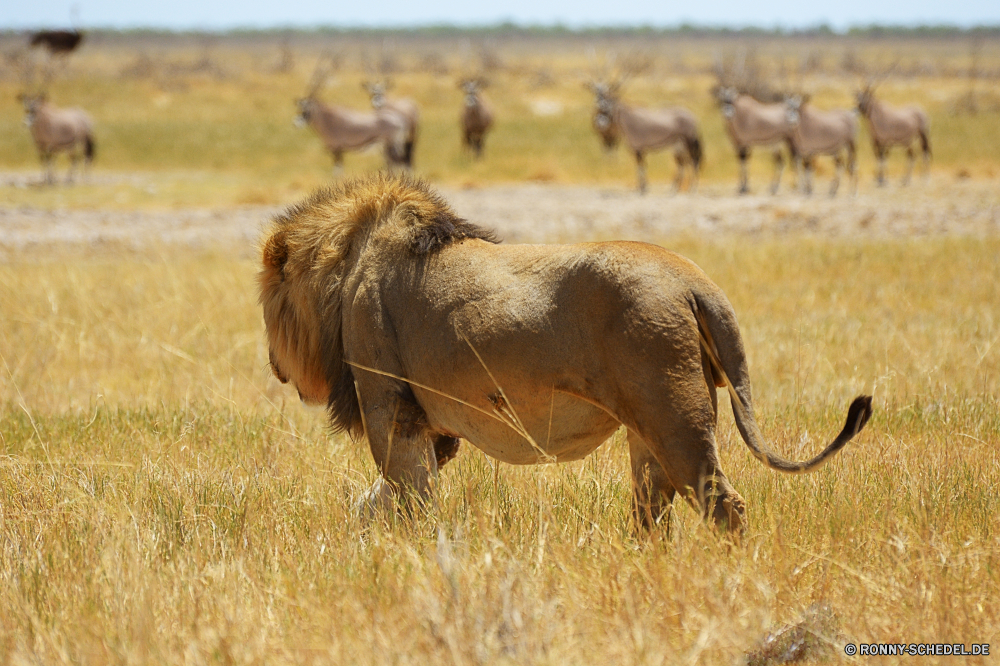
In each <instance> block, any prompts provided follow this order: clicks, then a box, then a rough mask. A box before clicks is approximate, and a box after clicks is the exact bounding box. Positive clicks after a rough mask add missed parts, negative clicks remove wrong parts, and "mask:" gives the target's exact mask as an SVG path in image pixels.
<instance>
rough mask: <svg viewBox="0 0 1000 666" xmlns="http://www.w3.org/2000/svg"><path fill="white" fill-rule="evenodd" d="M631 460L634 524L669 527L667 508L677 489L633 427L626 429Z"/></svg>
mask: <svg viewBox="0 0 1000 666" xmlns="http://www.w3.org/2000/svg"><path fill="white" fill-rule="evenodd" d="M628 452H629V458H630V459H631V463H632V515H633V517H634V518H635V522H636V525H637V526H642V527H643V528H645V529H647V530H651V529H653V528H655V527H656V526H658V525H663V526H665V527H666V528H667V530H668V531H669V529H670V509H671V507H672V506H673V501H674V495H676V494H677V491H676V490H675V489H674V486H673V484H671V483H670V478H669V477H668V476H667V473H666V471H665V470H664V469H663V466H662V465H660V463H659V462H657V460H656V458H655V457H654V456H653V454H652V452H651V451H650V450H649V446H648V445H647V444H646V442H645V441H644V440H643V439H642V437H640V436H639V433H637V432H635V431H634V430H629V431H628Z"/></svg>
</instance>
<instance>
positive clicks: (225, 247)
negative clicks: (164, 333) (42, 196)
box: [0, 179, 1000, 261]
mask: <svg viewBox="0 0 1000 666" xmlns="http://www.w3.org/2000/svg"><path fill="white" fill-rule="evenodd" d="M440 190H441V192H442V194H444V196H445V197H446V198H447V199H448V200H449V201H450V202H451V203H452V205H453V206H454V208H455V209H456V210H457V211H458V213H459V214H460V215H462V216H463V217H465V218H467V219H469V220H471V221H473V222H476V223H479V224H482V225H484V226H488V227H492V228H493V229H495V230H496V231H497V232H498V233H499V235H500V236H501V237H502V238H503V239H504V240H505V241H507V242H517V243H527V242H560V241H562V242H566V241H586V240H608V239H632V240H652V241H657V240H664V239H668V238H669V237H671V236H677V235H697V236H702V235H705V236H711V235H747V236H782V235H814V236H828V237H851V236H859V237H871V238H886V237H900V238H902V237H913V236H928V235H964V236H988V235H996V234H998V233H1000V183H996V182H990V181H958V182H955V181H952V182H947V181H945V180H944V179H938V180H931V181H919V180H918V181H916V182H915V183H914V184H913V185H912V186H910V187H908V188H901V187H899V186H897V185H893V186H890V187H888V188H885V189H879V190H875V189H868V190H865V188H862V191H861V193H860V194H858V195H856V196H850V195H844V194H842V195H841V196H838V197H836V198H831V197H829V196H827V195H825V194H815V195H813V196H811V197H806V196H803V195H801V194H796V193H788V192H786V193H779V194H778V195H777V196H771V195H767V194H754V195H749V196H742V197H739V196H735V195H733V194H731V190H729V189H728V188H723V187H722V186H718V185H716V186H710V187H705V188H703V189H702V191H701V192H699V193H697V194H688V193H682V194H677V195H674V194H671V193H669V192H668V191H665V190H664V191H654V192H653V193H651V194H649V195H647V196H644V197H640V196H638V195H636V194H635V193H634V192H631V191H628V190H626V189H624V188H609V187H585V186H562V185H533V184H526V185H510V186H494V187H483V188H476V189H454V188H449V187H441V188H440ZM278 210H279V209H278V208H274V207H238V208H227V209H189V210H169V211H161V210H134V211H120V210H58V209H57V210H43V209H37V208H12V207H4V206H3V205H2V203H0V260H4V261H10V260H12V259H16V257H17V256H18V255H22V254H25V253H31V252H32V250H42V251H45V250H50V249H56V248H63V249H87V250H90V251H96V252H101V251H102V250H106V251H108V252H116V251H122V250H135V251H147V252H150V251H151V252H156V251H157V249H159V248H163V247H165V246H181V247H189V248H191V249H202V250H218V251H223V252H236V253H238V254H241V255H243V254H246V255H249V254H252V253H254V252H255V245H256V240H257V238H258V236H259V234H260V232H261V229H262V228H263V225H264V224H265V223H266V222H267V221H268V219H269V218H270V217H271V216H272V215H273V214H274V213H275V212H277V211H278Z"/></svg>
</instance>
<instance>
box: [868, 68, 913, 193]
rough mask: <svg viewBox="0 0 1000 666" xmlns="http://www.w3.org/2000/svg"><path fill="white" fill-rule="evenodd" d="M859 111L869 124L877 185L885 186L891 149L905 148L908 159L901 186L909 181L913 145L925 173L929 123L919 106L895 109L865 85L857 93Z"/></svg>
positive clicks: (870, 87)
mask: <svg viewBox="0 0 1000 666" xmlns="http://www.w3.org/2000/svg"><path fill="white" fill-rule="evenodd" d="M857 102H858V111H859V112H861V115H862V116H864V117H865V119H866V120H867V121H868V131H869V133H870V134H871V137H872V146H873V147H874V149H875V158H876V159H877V160H878V176H877V180H878V184H879V186H880V187H881V186H883V185H885V159H886V156H887V155H888V153H889V149H890V148H892V147H893V146H902V147H904V148H906V155H907V157H908V158H909V159H908V162H907V167H906V173H905V174H904V175H903V182H902V184H903V185H906V184H907V183H909V182H910V176H911V175H912V173H913V163H914V162H915V161H916V153H915V152H914V150H913V144H914V142H916V141H917V140H919V141H920V148H921V150H922V151H923V160H924V173H925V174H926V173H928V171H929V169H930V159H931V143H930V135H929V130H930V123H929V122H928V120H927V114H926V113H924V110H923V109H921V108H920V107H918V106H905V107H895V106H890V105H889V104H886V103H885V102H882V101H879V100H878V99H876V98H875V86H874V85H873V84H871V83H869V84H867V85H866V86H865V87H864V88H863V89H862V90H860V91H859V92H858V94H857Z"/></svg>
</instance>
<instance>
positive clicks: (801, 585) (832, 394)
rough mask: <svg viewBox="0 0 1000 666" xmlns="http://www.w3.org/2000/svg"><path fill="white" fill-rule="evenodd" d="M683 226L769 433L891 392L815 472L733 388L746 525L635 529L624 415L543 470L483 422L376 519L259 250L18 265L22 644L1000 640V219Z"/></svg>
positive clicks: (287, 654) (8, 271)
mask: <svg viewBox="0 0 1000 666" xmlns="http://www.w3.org/2000/svg"><path fill="white" fill-rule="evenodd" d="M669 244H670V246H671V247H673V248H675V249H678V250H680V251H682V252H683V253H685V254H687V255H688V256H691V257H692V258H693V259H695V260H696V261H697V262H698V263H699V264H700V265H701V266H702V267H703V268H705V269H706V271H707V272H708V273H709V274H710V275H711V276H713V278H714V279H715V280H716V281H717V282H718V283H719V284H720V285H721V286H722V287H723V288H724V289H725V290H726V291H727V293H728V294H729V296H730V298H731V300H732V301H733V304H734V306H735V309H736V311H737V313H738V315H739V316H740V319H741V324H742V327H743V330H744V335H745V340H746V344H747V348H748V353H749V354H750V363H751V372H752V376H753V378H754V380H755V390H756V394H757V403H758V411H759V413H760V414H761V415H762V417H763V423H762V427H763V429H764V431H765V433H766V435H767V436H768V437H769V438H770V440H771V442H772V445H773V446H774V448H776V449H778V450H780V451H782V452H784V453H786V454H789V455H794V456H804V455H806V454H807V453H809V452H812V451H815V450H816V449H817V448H818V447H819V446H820V445H821V444H822V443H824V440H825V439H826V438H827V437H828V436H830V435H832V434H833V433H834V432H835V431H836V430H837V429H838V428H839V426H840V425H841V424H840V423H839V420H840V419H841V418H842V415H843V411H844V408H845V407H846V404H847V401H848V399H849V398H850V397H851V396H853V395H854V394H856V393H858V392H860V391H874V393H875V396H876V412H875V417H874V418H873V421H872V423H871V424H870V425H869V428H868V430H866V432H865V433H864V434H863V435H862V436H861V437H860V438H859V440H858V441H856V442H855V443H852V444H851V445H850V446H849V447H848V448H847V449H846V450H845V451H844V452H842V453H841V454H840V455H839V456H838V457H837V458H836V459H835V460H834V462H833V463H832V464H830V465H828V466H827V467H825V468H823V469H822V470H820V471H819V472H818V473H815V474H812V475H808V476H804V477H786V476H779V475H778V474H777V473H774V472H771V471H768V470H766V469H763V468H762V467H761V466H760V465H759V464H758V463H757V462H756V461H754V460H753V459H752V458H751V457H750V456H749V455H748V453H747V451H746V448H745V447H744V446H743V444H742V443H741V442H740V440H739V439H738V436H737V435H736V434H735V431H734V427H733V425H732V418H731V416H730V415H729V414H728V409H724V410H723V415H722V418H721V426H720V432H719V440H720V445H721V447H722V452H723V458H724V461H723V465H724V467H725V469H726V470H727V471H728V473H729V476H730V478H731V479H732V480H733V482H734V484H735V485H736V487H737V488H738V489H739V491H740V492H741V493H742V494H743V495H744V496H745V497H746V499H747V500H748V503H749V511H750V513H749V529H748V532H747V535H746V539H745V541H744V543H743V544H742V545H739V546H734V547H730V546H727V545H726V544H725V543H724V542H723V541H722V540H720V539H719V538H718V537H717V536H716V535H715V534H713V533H712V532H711V531H710V530H708V529H707V528H705V527H704V526H703V525H702V524H701V522H700V521H699V520H698V518H697V516H696V515H695V512H694V511H692V510H690V509H689V508H687V507H685V506H680V507H679V509H678V510H677V511H676V512H675V515H674V522H673V527H672V532H671V534H670V535H669V536H668V535H667V534H666V533H664V532H658V533H655V534H653V535H651V536H650V537H648V538H647V537H637V536H636V535H635V533H634V532H633V530H632V527H631V525H630V521H629V504H628V502H629V499H628V494H629V477H628V471H627V449H626V447H625V445H624V442H623V440H622V438H621V436H620V435H619V436H616V437H615V438H613V439H612V440H611V441H610V442H608V443H607V444H606V445H605V446H604V447H603V448H602V449H600V450H599V451H598V452H597V453H596V454H595V455H594V456H592V457H591V458H589V459H587V460H585V461H582V462H580V463H575V464H569V465H562V466H546V467H533V468H515V467H510V466H505V465H494V464H493V463H491V462H490V461H489V460H487V459H486V458H485V457H484V456H482V455H481V454H479V453H478V452H476V451H475V450H474V449H472V448H471V447H470V446H468V445H465V446H464V447H463V450H462V452H461V454H460V455H459V457H458V459H457V460H456V461H455V462H453V463H451V464H450V465H448V467H446V468H445V470H444V472H443V474H442V476H441V480H440V486H439V488H438V494H437V501H436V502H435V504H434V506H432V507H430V508H429V509H428V511H427V512H426V513H425V514H423V515H420V516H419V517H418V518H417V519H416V520H414V521H412V522H410V521H403V520H400V521H396V522H392V521H390V522H386V523H379V524H375V525H373V526H371V527H369V528H365V527H364V526H362V525H361V524H360V523H359V521H358V520H357V518H356V517H355V515H354V513H353V511H352V507H351V504H352V501H353V500H355V499H356V498H357V497H358V496H359V494H360V492H361V491H362V489H363V488H365V487H366V486H367V484H368V483H370V481H371V480H372V479H373V478H374V475H375V470H374V469H373V466H372V464H371V463H370V461H369V456H368V454H367V452H366V451H365V450H364V445H363V444H361V443H354V442H351V441H349V440H347V439H345V438H343V437H339V436H337V437H335V436H331V435H329V434H328V432H327V431H326V429H325V425H324V421H325V419H324V415H323V414H322V413H321V412H314V411H307V410H305V409H303V408H301V407H300V406H299V405H298V403H297V401H295V400H293V399H291V398H290V397H289V396H288V393H287V391H286V390H285V389H278V388H276V387H275V386H274V385H273V384H272V383H270V382H269V380H268V377H267V372H266V367H265V366H266V352H265V350H264V349H263V347H262V326H261V322H260V315H259V312H258V308H257V306H256V304H255V294H254V287H253V274H254V270H255V268H254V266H253V265H252V264H251V263H250V262H247V261H237V260H233V259H230V258H227V257H226V256H221V255H204V254H203V255H197V254H196V255H191V254H190V253H182V252H180V251H179V250H178V251H173V250H169V249H168V250H164V254H163V255H162V256H155V257H149V258H143V257H139V256H125V257H119V258H107V257H104V258H101V257H93V256H87V255H86V254H82V253H81V254H69V255H66V256H64V257H61V258H60V259H59V260H58V261H56V260H52V259H46V258H45V257H44V256H34V255H28V256H26V257H23V258H22V259H21V260H20V261H17V262H15V263H10V264H4V265H0V312H2V313H3V316H2V317H0V352H2V357H3V358H2V366H0V453H2V458H0V662H2V663H16V664H56V663H79V664H111V663H113V664H130V663H162V664H175V663H176V664H202V663H220V664H230V663H238V664H253V663H261V664H286V663H287V664H321V663H336V664H345V663H363V664H408V663H455V664H467V663H489V664H494V663H497V664H504V663H510V664H515V663H517V664H520V663H538V664H565V663H581V664H593V663H623V664H661V663H668V664H680V663H685V664H730V663H739V662H740V661H741V660H742V659H743V655H744V654H745V653H746V652H748V651H751V650H754V649H756V648H757V647H759V645H760V641H761V640H762V639H763V638H764V637H765V636H766V635H767V634H768V633H769V632H771V631H775V630H778V629H780V628H781V627H782V626H784V625H785V624H786V623H794V622H797V621H799V620H800V619H802V618H803V617H807V618H809V619H810V621H811V622H812V623H813V624H815V625H816V626H817V627H819V629H818V630H817V631H818V633H819V634H820V637H819V638H812V639H810V643H809V647H808V650H809V655H811V656H810V659H819V658H823V657H824V655H827V656H828V657H829V658H830V659H831V660H832V661H835V662H836V661H839V660H841V659H843V657H842V656H840V655H842V654H843V652H842V645H843V643H844V642H847V641H852V642H859V641H865V642H904V641H905V642H908V643H909V642H964V643H966V644H968V643H972V642H983V643H992V651H993V652H996V651H997V650H1000V645H998V643H1000V641H998V636H1000V622H998V620H997V618H998V617H1000V598H998V596H997V594H996V590H997V589H1000V555H998V553H1000V532H998V528H997V520H996V517H997V515H998V514H1000V467H998V466H997V456H996V447H997V444H998V442H1000V404H998V399H997V396H998V395H1000V346H998V344H997V343H998V340H1000V286H998V285H1000V280H998V277H1000V259H998V257H1000V243H998V241H997V240H995V239H986V240H982V239H977V240H949V239H940V238H938V239H933V240H912V241H907V240H896V241H889V240H887V241H864V242H862V241H852V240H844V241H836V242H820V241H818V240H803V239H796V238H789V239H786V240H780V239H779V240H757V241H754V240H748V239H747V238H745V237H742V238H734V237H729V238H719V239H715V240H713V241H711V242H709V241H704V240H692V239H683V238H682V239H673V240H671V242H670V243H669ZM824 646H826V647H824ZM938 659H939V660H941V661H943V659H942V658H938ZM923 663H929V664H930V663H937V661H936V660H935V659H934V658H926V659H925V662H923ZM948 663H951V662H950V661H949V662H948ZM963 663H989V662H988V661H987V660H982V661H977V660H975V659H969V660H968V661H963Z"/></svg>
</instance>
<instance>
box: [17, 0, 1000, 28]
mask: <svg viewBox="0 0 1000 666" xmlns="http://www.w3.org/2000/svg"><path fill="white" fill-rule="evenodd" d="M73 6H77V7H78V16H79V21H78V23H79V27H83V28H87V27H112V28H135V27H151V28H168V29H198V28H202V29H228V28H240V27H249V28H269V27H282V26H296V27H313V26H344V27H350V26H391V27H398V26H413V25H428V24H440V23H448V24H454V25H491V24H495V23H499V22H502V21H508V20H509V21H513V22H515V23H518V24H532V25H551V24H555V23H561V24H564V25H568V26H571V27H580V26H597V25H653V26H674V25H678V24H680V23H684V22H688V23H694V24H698V25H724V26H734V27H741V26H748V25H752V26H758V27H765V28H771V27H777V26H780V27H784V28H798V27H809V26H814V25H817V24H820V23H827V24H829V25H831V26H833V27H834V28H837V29H843V28H846V27H850V26H852V25H868V24H871V23H880V24H892V25H917V24H949V25H958V26H972V25H980V24H988V25H1000V0H950V1H949V2H944V1H943V0H936V1H935V0H909V1H904V0H889V1H888V2H884V1H875V2H873V1H872V0H834V1H832V2H831V1H829V0H828V1H827V2H815V0H813V1H810V0H763V1H762V2H748V1H747V0H707V1H697V0H695V1H693V2H691V1H688V2H676V1H667V2H663V1H653V0H604V1H603V2H593V1H589V0H508V1H506V2H496V3H490V2H483V1H482V0H423V1H419V0H418V1H416V2H414V1H413V0H374V1H373V0H362V1H353V2H345V1H344V0H291V1H287V2H276V1H275V0H269V1H262V0H170V2H144V1H143V0H138V1H137V0H131V1H129V2H124V1H123V0H72V1H66V0H0V29H4V28H6V29H11V28H13V29H21V28H36V27H56V26H64V25H68V24H69V23H70V18H71V13H72V10H71V8H72V7H73Z"/></svg>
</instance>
